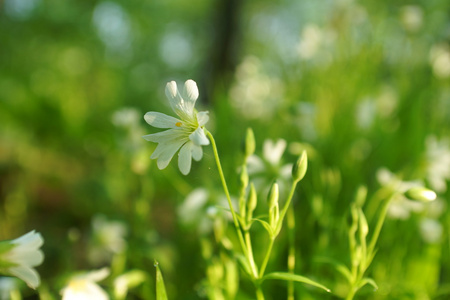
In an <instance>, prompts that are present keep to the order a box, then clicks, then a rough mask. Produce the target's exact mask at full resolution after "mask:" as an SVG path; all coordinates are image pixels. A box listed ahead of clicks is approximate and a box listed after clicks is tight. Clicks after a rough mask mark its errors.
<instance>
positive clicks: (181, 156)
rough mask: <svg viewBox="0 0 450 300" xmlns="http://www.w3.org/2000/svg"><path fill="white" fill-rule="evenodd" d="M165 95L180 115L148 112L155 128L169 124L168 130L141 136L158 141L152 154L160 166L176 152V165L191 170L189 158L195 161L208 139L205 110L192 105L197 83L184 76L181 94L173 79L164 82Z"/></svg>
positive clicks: (195, 95)
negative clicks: (175, 116)
mask: <svg viewBox="0 0 450 300" xmlns="http://www.w3.org/2000/svg"><path fill="white" fill-rule="evenodd" d="M166 96H167V98H168V99H169V102H170V105H171V106H172V109H173V111H174V112H175V113H176V114H177V115H178V117H179V118H180V119H177V118H174V117H171V116H168V115H165V114H162V113H159V112H148V113H146V114H145V116H144V118H145V121H146V122H147V123H148V124H150V125H151V126H154V127H157V128H170V129H169V130H166V131H162V132H158V133H154V134H149V135H144V136H143V138H144V139H146V140H148V141H151V142H155V143H159V144H158V146H157V147H156V149H155V151H154V152H153V154H152V156H151V158H152V159H157V165H158V168H159V169H164V168H165V167H167V165H168V164H169V162H170V161H171V160H172V157H173V156H174V155H175V153H176V152H177V151H178V149H180V148H181V149H180V152H179V153H178V167H179V169H180V171H181V173H183V174H184V175H187V174H188V173H189V171H190V170H191V161H192V158H193V159H195V160H196V161H199V160H200V159H202V156H203V150H202V146H206V145H209V140H208V138H207V137H206V135H205V131H204V129H203V127H204V125H205V124H206V123H207V122H208V120H209V116H208V112H206V111H202V112H197V111H196V110H195V109H194V105H195V102H196V101H197V98H198V88H197V84H196V83H195V81H193V80H187V81H186V83H185V84H184V90H183V94H181V93H180V92H179V90H178V88H177V84H176V83H175V81H171V82H169V83H167V86H166Z"/></svg>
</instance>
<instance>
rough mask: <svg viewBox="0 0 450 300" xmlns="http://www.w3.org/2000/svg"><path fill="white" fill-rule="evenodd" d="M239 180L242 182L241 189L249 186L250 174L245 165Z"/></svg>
mask: <svg viewBox="0 0 450 300" xmlns="http://www.w3.org/2000/svg"><path fill="white" fill-rule="evenodd" d="M239 179H240V181H241V188H242V189H246V188H247V186H248V172H247V167H246V166H245V165H243V166H242V170H241V176H240V178H239Z"/></svg>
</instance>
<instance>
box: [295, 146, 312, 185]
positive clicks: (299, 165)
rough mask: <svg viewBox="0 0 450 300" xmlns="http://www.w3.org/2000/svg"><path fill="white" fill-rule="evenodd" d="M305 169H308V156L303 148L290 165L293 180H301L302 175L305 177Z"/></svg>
mask: <svg viewBox="0 0 450 300" xmlns="http://www.w3.org/2000/svg"><path fill="white" fill-rule="evenodd" d="M307 169H308V156H307V154H306V151H305V150H303V152H302V154H301V155H300V157H299V158H298V159H297V161H296V162H295V164H294V166H293V167H292V178H293V179H294V181H296V182H298V181H300V180H302V179H303V177H305V174H306V170H307Z"/></svg>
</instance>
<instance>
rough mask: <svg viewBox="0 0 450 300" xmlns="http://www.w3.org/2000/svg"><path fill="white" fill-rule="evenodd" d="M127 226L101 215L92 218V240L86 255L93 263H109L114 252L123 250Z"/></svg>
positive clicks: (125, 244)
mask: <svg viewBox="0 0 450 300" xmlns="http://www.w3.org/2000/svg"><path fill="white" fill-rule="evenodd" d="M127 231H128V230H127V226H126V225H125V224H124V223H123V222H120V221H109V220H107V219H106V218H105V216H103V215H97V216H95V217H94V218H93V219H92V241H91V247H90V248H89V252H88V257H89V260H90V261H91V262H92V263H94V264H97V265H99V264H102V263H109V262H110V260H111V258H112V256H113V255H114V254H118V253H121V252H123V251H124V250H125V248H126V246H127V243H126V239H125V236H126V234H127Z"/></svg>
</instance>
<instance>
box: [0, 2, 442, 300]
mask: <svg viewBox="0 0 450 300" xmlns="http://www.w3.org/2000/svg"><path fill="white" fill-rule="evenodd" d="M187 79H193V80H195V81H196V82H197V84H198V86H199V89H200V98H199V101H198V102H199V103H198V107H199V110H208V111H209V113H210V122H209V123H208V128H209V130H210V131H211V132H213V134H214V135H215V137H216V140H217V144H218V147H219V151H220V155H221V157H222V160H223V165H224V171H225V174H226V175H227V177H228V178H229V184H230V187H231V190H232V194H233V193H234V195H236V194H237V190H236V186H237V184H238V176H237V175H236V170H237V168H238V166H239V164H240V163H241V159H242V156H241V155H240V154H239V153H240V151H241V148H242V140H243V138H244V135H245V128H246V127H252V128H253V130H254V132H255V136H256V140H257V154H258V155H259V156H260V157H262V158H263V159H266V160H267V163H266V165H265V166H266V167H265V169H264V170H263V172H259V173H258V174H254V175H255V178H256V179H258V180H259V181H258V182H260V183H261V185H264V182H266V183H269V184H270V182H271V180H272V179H274V178H276V177H279V180H280V182H282V181H283V174H284V171H285V169H286V168H283V166H284V165H286V164H288V163H292V162H293V161H295V159H296V157H297V155H298V154H299V153H300V152H301V150H302V149H306V150H307V151H308V156H309V159H310V166H309V169H308V173H307V176H306V178H305V179H304V180H303V181H302V182H301V184H300V187H299V188H298V189H297V193H296V196H295V199H294V208H295V212H296V218H297V231H296V243H297V245H298V246H297V252H298V253H297V255H298V264H297V267H296V268H297V269H296V271H297V272H298V273H299V274H304V275H308V276H310V277H311V278H314V279H315V280H317V281H319V282H321V283H324V284H326V285H328V286H329V287H330V288H331V289H332V291H333V294H332V295H325V294H324V293H323V292H321V291H318V290H317V289H313V288H310V287H307V286H304V285H297V286H296V294H297V297H298V299H338V298H339V296H342V295H343V293H345V284H344V282H343V280H342V279H341V278H340V277H339V274H338V273H336V272H335V271H334V270H333V268H331V267H330V266H329V265H326V264H321V263H320V262H317V261H316V258H317V257H319V256H326V257H331V258H334V259H339V260H340V261H342V262H344V263H347V264H348V246H347V240H346V239H347V236H346V226H347V223H346V222H347V221H346V220H347V217H348V211H349V204H350V203H351V202H352V201H353V199H354V194H355V192H356V190H357V188H358V187H359V186H360V185H365V186H367V187H368V190H369V196H370V197H371V196H373V195H376V191H377V190H378V189H380V187H382V186H383V184H386V182H389V181H392V180H394V179H395V178H397V179H395V180H399V181H403V180H404V181H411V180H419V181H421V182H423V183H424V184H425V185H426V186H427V187H429V188H431V189H433V190H435V191H436V192H437V194H438V199H437V200H436V202H435V204H433V205H432V206H419V207H417V206H414V205H410V203H406V204H405V203H398V205H397V206H396V207H395V209H392V211H391V213H390V217H389V218H388V219H387V221H386V224H385V227H384V228H383V231H382V233H381V238H380V241H379V251H378V253H377V256H376V258H375V261H374V263H373V266H372V268H371V269H370V270H369V273H370V275H371V276H373V278H374V279H375V280H376V282H377V283H378V285H379V290H378V291H377V292H375V293H373V291H372V290H371V289H370V288H367V289H363V291H362V293H361V296H360V298H358V299H448V298H449V297H450V257H449V254H450V249H449V246H450V238H449V234H450V233H449V227H450V216H449V213H448V200H449V197H450V192H449V188H448V186H447V185H448V182H449V179H450V3H449V1H448V0H422V1H400V0H399V1H375V0H369V1H356V0H334V1H333V0H320V1H318V0H315V1H314V0H278V1H270V0H252V1H239V0H210V1H206V0H192V1H183V0H127V1H124V0H122V1H119V0H117V1H112V0H111V1H95V0H90V1H87V0H64V1H61V0H0V124H1V125H0V238H2V239H11V238H15V237H18V236H20V235H22V234H23V233H25V232H27V231H29V230H31V229H36V230H37V231H39V232H41V233H42V235H43V237H44V239H45V245H44V247H43V250H44V252H45V254H46V261H45V262H44V264H43V265H42V266H41V267H39V268H38V270H39V272H40V274H41V277H42V281H43V284H42V286H41V288H40V289H39V294H40V297H41V299H59V298H60V296H59V291H60V290H61V289H62V288H63V287H64V285H65V283H66V280H67V278H68V277H70V276H71V275H72V274H73V273H75V272H77V271H80V270H92V269H98V268H100V267H104V266H107V267H109V268H111V272H112V275H111V278H110V279H109V281H106V282H105V283H103V285H104V287H105V288H106V289H107V290H109V291H110V293H113V292H112V291H113V289H114V287H115V284H114V282H113V280H114V278H117V277H118V276H119V275H122V274H128V273H129V272H130V271H133V270H139V271H143V272H144V273H143V274H145V276H144V277H143V278H144V279H142V280H137V281H136V282H135V284H134V285H133V284H131V283H130V285H129V291H128V295H127V299H154V277H155V275H154V272H155V269H154V267H153V260H154V259H155V258H156V259H157V260H158V261H159V263H160V266H161V268H162V270H163V273H164V276H165V281H166V285H167V289H168V294H169V298H170V299H199V298H200V299H201V298H208V297H209V298H210V299H212V298H213V296H211V295H213V294H214V293H216V292H217V290H215V289H216V288H217V286H215V285H220V282H215V281H214V280H212V278H213V277H214V276H212V275H211V272H212V271H211V266H214V258H213V254H211V253H214V251H215V250H214V249H215V248H216V246H215V243H214V242H213V240H214V238H213V237H212V236H215V237H216V238H217V236H220V234H218V233H217V232H215V233H214V234H213V233H212V232H213V231H214V230H216V231H217V228H219V227H220V226H222V227H224V226H225V225H223V224H222V225H220V226H219V225H217V224H214V222H212V221H211V220H212V219H211V217H210V216H211V215H214V214H217V213H220V212H217V211H213V210H214V208H216V209H217V205H219V203H220V201H221V199H222V198H223V195H222V194H221V189H220V182H219V177H218V175H217V172H216V167H215V164H214V160H213V155H212V151H211V149H209V148H207V149H205V157H204V159H203V160H202V161H201V162H199V163H194V164H193V169H192V171H191V173H190V174H189V176H183V175H181V174H180V172H179V171H178V168H177V165H176V163H175V162H172V163H171V164H170V165H169V167H168V168H167V169H165V170H162V171H160V170H158V169H157V167H156V164H155V162H154V161H152V160H150V158H149V157H150V155H151V153H152V151H153V150H154V148H155V145H154V144H152V143H148V142H146V141H145V140H143V139H142V138H141V136H142V135H144V134H149V133H154V132H156V131H155V130H154V128H151V127H150V126H148V125H147V124H146V123H145V121H144V119H143V115H144V114H145V112H147V111H161V112H164V113H168V114H169V113H171V110H170V107H169V105H168V103H167V101H166V99H165V95H164V87H165V84H166V82H168V81H170V80H176V81H177V82H179V83H180V84H181V83H182V82H184V81H185V80H187ZM279 139H283V141H280V140H279ZM269 140H271V142H270V141H269ZM277 141H278V143H277ZM277 147H278V148H277ZM263 148H264V151H263ZM277 151H278V152H279V153H280V155H279V156H281V154H282V153H283V152H284V155H283V157H282V158H280V157H279V156H278V157H275V158H274V157H273V156H272V157H270V153H272V154H273V153H274V152H277ZM263 152H264V153H263ZM275 156H277V155H275ZM259 171H261V170H259ZM393 178H394V179H393ZM262 190H264V186H263V188H262ZM281 192H282V193H283V192H286V191H281ZM263 194H264V192H261V197H260V199H261V201H262V202H264V201H265V195H263ZM370 197H369V200H368V204H367V211H366V213H367V216H368V219H369V222H370V223H373V220H374V218H375V217H376V213H375V212H376V208H377V204H376V203H373V202H374V201H375V200H373V201H372V202H370ZM192 199H193V200H192ZM374 199H377V198H376V197H374ZM188 200H189V202H187V201H188ZM186 203H187V204H186ZM189 204H191V205H189ZM262 209H264V205H262V208H261V210H262ZM219 211H220V209H219ZM225 227H226V226H225ZM225 227H224V228H223V230H227V229H226V228H225ZM220 228H221V227H220ZM260 229H261V228H260ZM260 229H258V228H256V229H255V231H256V233H255V234H256V235H257V234H258V230H260ZM260 231H261V233H260V235H261V236H262V235H263V233H262V232H263V231H262V230H260ZM230 232H232V231H230ZM261 240H263V239H262V238H261ZM255 243H256V244H258V240H256V241H255ZM256 248H257V247H256ZM205 249H210V250H209V252H211V253H209V252H208V251H207V250H205ZM273 257H274V259H273V261H272V262H271V264H269V267H268V268H269V269H273V270H280V269H281V270H283V269H284V268H285V267H284V266H285V257H286V248H285V244H283V243H281V244H280V245H279V246H278V248H277V250H276V252H275V253H274V256H273ZM234 263H235V262H234ZM206 270H208V272H207V271H206ZM217 276H218V275H217ZM217 276H216V277H214V278H216V279H217V278H218V277H217ZM240 284H241V285H240V286H239V289H238V291H237V292H236V293H237V294H236V299H252V298H253V292H252V289H251V286H248V283H246V281H245V277H244V278H242V280H241V282H240ZM266 288H267V290H265V292H266V293H267V294H268V295H272V298H270V297H269V298H268V299H284V297H285V296H283V295H285V284H284V283H276V282H275V283H271V284H269V285H268V286H267V287H266ZM218 289H219V290H220V289H221V288H220V287H219V288H218ZM212 290H214V291H215V292H211V291H212ZM23 294H24V298H25V299H37V297H38V296H37V295H36V292H33V291H31V290H27V289H24V290H23ZM219 294H220V291H219V292H217V294H214V295H216V296H215V297H216V299H220V298H218V297H219V296H217V295H219ZM116 298H117V299H119V297H118V296H117V295H116ZM224 299H228V298H226V296H224Z"/></svg>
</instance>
